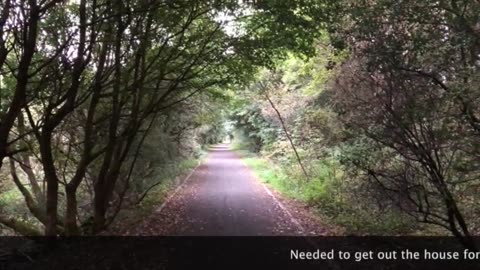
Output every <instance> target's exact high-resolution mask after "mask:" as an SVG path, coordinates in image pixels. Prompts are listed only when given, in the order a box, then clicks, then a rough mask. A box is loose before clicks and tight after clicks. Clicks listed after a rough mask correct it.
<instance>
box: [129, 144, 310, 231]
mask: <svg viewBox="0 0 480 270" xmlns="http://www.w3.org/2000/svg"><path fill="white" fill-rule="evenodd" d="M302 229H303V227H302V225H300V223H298V222H297V221H296V219H295V218H293V216H292V215H291V214H290V212H289V211H288V210H287V208H285V207H284V206H283V205H281V203H279V201H278V200H277V199H276V198H275V197H273V196H272V195H271V193H270V192H269V191H268V190H267V189H266V188H265V187H264V186H263V185H262V184H261V183H259V181H258V180H257V179H256V178H255V176H254V174H253V173H252V172H251V171H250V169H249V168H247V167H246V165H245V164H244V163H243V162H242V160H241V159H240V158H239V157H238V156H237V155H236V154H235V153H233V152H232V151H230V150H228V145H218V146H215V147H213V149H212V150H211V151H210V153H209V155H208V158H207V160H206V161H205V162H204V163H203V165H201V166H199V167H198V168H197V169H196V170H195V171H194V172H193V174H192V175H191V176H190V178H189V179H188V181H187V182H186V183H185V184H184V185H183V186H182V187H181V188H180V189H179V191H178V192H177V193H175V195H174V196H173V197H172V198H171V199H170V200H169V201H168V202H167V203H166V204H165V205H164V206H163V207H161V208H160V209H158V210H157V211H156V212H155V213H154V214H153V215H152V217H151V218H150V219H149V220H147V221H146V222H145V224H143V225H141V226H139V228H138V231H140V233H137V234H142V235H185V236H186V235H188V236H205V235H223V236H238V235H249V236H254V235H267V236H268V235H301V234H303V233H302Z"/></svg>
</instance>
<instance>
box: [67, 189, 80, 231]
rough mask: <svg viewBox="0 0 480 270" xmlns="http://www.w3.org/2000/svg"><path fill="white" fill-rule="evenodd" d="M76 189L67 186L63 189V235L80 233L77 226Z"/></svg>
mask: <svg viewBox="0 0 480 270" xmlns="http://www.w3.org/2000/svg"><path fill="white" fill-rule="evenodd" d="M76 192H77V189H76V187H72V186H70V185H67V186H66V187H65V193H66V199H67V206H66V210H65V220H64V222H65V234H66V235H67V236H70V235H78V234H79V233H80V231H79V230H78V226H77V193H76Z"/></svg>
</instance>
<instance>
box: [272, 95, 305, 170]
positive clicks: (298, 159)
mask: <svg viewBox="0 0 480 270" xmlns="http://www.w3.org/2000/svg"><path fill="white" fill-rule="evenodd" d="M264 93H265V97H266V98H267V100H268V102H269V103H270V106H272V109H273V110H274V111H275V113H276V114H277V117H278V120H280V124H281V125H282V129H283V132H285V135H286V136H287V139H288V141H289V142H290V146H291V147H292V149H293V152H294V153H295V156H296V158H297V162H298V164H299V165H300V168H302V171H303V174H304V175H305V177H306V178H307V179H309V178H310V177H309V176H308V173H307V170H306V169H305V167H304V166H303V163H302V159H301V158H300V155H299V154H298V152H297V148H296V147H295V145H294V144H293V140H292V138H291V137H290V134H289V133H288V130H287V127H286V126H285V122H284V121H283V118H282V115H281V114H280V112H279V111H278V110H277V107H275V104H274V103H273V101H272V100H271V99H270V97H269V96H268V93H267V90H266V89H264Z"/></svg>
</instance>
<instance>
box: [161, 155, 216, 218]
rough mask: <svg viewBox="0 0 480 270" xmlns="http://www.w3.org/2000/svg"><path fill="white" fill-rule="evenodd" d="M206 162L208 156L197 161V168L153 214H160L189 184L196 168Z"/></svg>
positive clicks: (193, 170)
mask: <svg viewBox="0 0 480 270" xmlns="http://www.w3.org/2000/svg"><path fill="white" fill-rule="evenodd" d="M206 160H208V156H207V157H205V158H204V159H202V160H199V161H198V164H197V166H195V168H193V169H192V170H191V171H190V173H189V174H188V175H187V176H186V177H185V178H184V179H183V181H182V182H181V183H180V184H179V185H178V186H177V187H176V188H175V190H174V191H173V192H172V193H171V194H170V195H169V196H168V197H167V198H166V199H165V201H163V203H162V204H161V205H160V206H159V207H158V208H157V209H155V210H154V211H153V213H157V214H159V213H161V212H162V210H163V209H164V208H165V207H166V206H167V204H168V203H169V202H170V201H171V200H172V199H173V197H175V195H177V193H178V192H179V191H180V190H181V189H182V188H183V187H184V186H185V185H186V184H187V182H189V180H190V178H191V177H192V175H193V174H194V173H195V172H196V171H197V169H198V167H200V166H201V165H202V164H204V163H205V161H206Z"/></svg>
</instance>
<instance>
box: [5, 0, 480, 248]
mask: <svg viewBox="0 0 480 270" xmlns="http://www.w3.org/2000/svg"><path fill="white" fill-rule="evenodd" d="M479 16H480V4H479V3H478V1H473V0H462V1H460V0H452V1H450V0H449V1H444V0H435V1H430V0H426V1H394V0H384V1H379V0H371V1H355V0H341V1H333V0H292V1H277V0H265V1H222V0H215V1H190V0H178V1H177V0H175V1H170V0H128V1H121V0H92V1H86V0H68V1H67V0H65V1H61V0H2V1H1V5H0V224H1V225H0V230H1V232H2V235H12V234H19V235H92V234H99V233H103V232H105V231H107V230H108V229H109V227H110V226H111V225H112V224H114V223H115V221H116V219H117V218H118V217H119V216H121V213H122V211H123V210H124V209H128V208H132V207H135V206H136V205H138V204H139V203H141V202H142V200H143V199H145V198H146V197H148V196H149V192H151V191H152V190H154V189H155V188H156V187H158V186H159V185H162V183H163V182H162V181H164V179H165V178H168V177H170V176H171V175H175V174H178V173H179V171H181V170H182V169H185V166H186V165H185V164H186V163H188V162H189V161H190V163H191V161H192V160H198V159H201V157H202V152H203V149H204V148H205V147H207V146H208V145H210V144H215V143H218V142H222V141H224V140H225V139H226V138H233V143H232V147H233V148H235V149H237V150H238V151H239V152H242V151H243V152H250V155H251V154H252V153H253V154H254V156H255V158H256V159H255V161H254V162H256V163H258V164H257V165H259V166H261V165H262V164H263V163H268V164H270V165H272V164H273V165H272V166H274V167H275V168H277V169H275V170H274V172H273V173H272V175H269V176H267V178H269V179H267V180H269V181H270V182H272V185H274V186H275V187H276V188H277V189H279V190H280V192H282V193H285V194H286V196H290V197H293V198H296V199H299V200H302V201H304V202H306V203H307V204H308V205H309V206H310V207H312V208H313V209H315V211H317V212H318V213H319V215H321V216H322V218H324V219H325V220H327V221H328V222H329V223H332V224H335V225H336V226H339V227H341V228H342V230H343V232H344V233H360V234H429V235H430V234H433V235H445V234H452V235H454V236H456V237H458V238H459V239H461V240H462V241H463V242H464V244H466V245H469V239H470V236H472V235H477V234H478V233H479V232H480V223H479V221H480V219H479V217H480V208H479V206H478V203H477V199H478V198H477V197H478V196H479V195H478V194H479V192H478V191H479V188H480V185H479V184H480V181H479V180H480V178H479V177H480V175H479V173H480V110H479V108H478V105H479V102H480V89H479V88H478V86H479V84H478V83H479V80H480V76H479V68H480V17H479ZM372 216H374V217H376V218H373V219H372Z"/></svg>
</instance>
